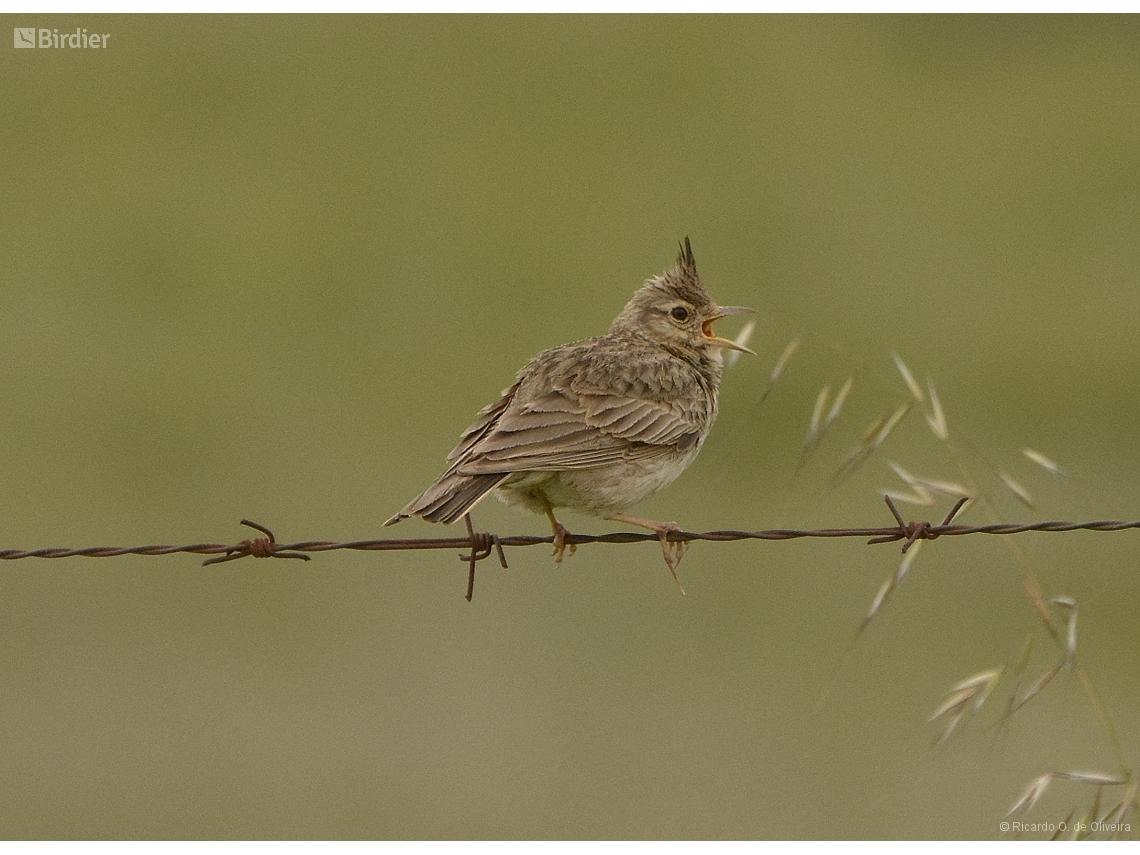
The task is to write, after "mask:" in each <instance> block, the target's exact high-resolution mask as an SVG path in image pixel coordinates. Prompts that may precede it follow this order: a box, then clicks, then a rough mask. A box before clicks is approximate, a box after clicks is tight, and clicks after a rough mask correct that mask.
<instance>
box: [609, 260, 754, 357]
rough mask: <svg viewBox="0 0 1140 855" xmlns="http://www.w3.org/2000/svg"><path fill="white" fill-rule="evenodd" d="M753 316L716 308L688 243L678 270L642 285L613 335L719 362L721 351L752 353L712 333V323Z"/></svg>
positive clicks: (732, 308)
mask: <svg viewBox="0 0 1140 855" xmlns="http://www.w3.org/2000/svg"><path fill="white" fill-rule="evenodd" d="M751 311H753V309H747V308H744V307H743V306H718V305H717V303H716V301H715V300H714V299H713V298H712V297H710V296H709V292H708V291H706V290H705V286H704V285H703V284H702V283H701V278H700V276H698V275H697V262H696V260H695V259H694V258H693V248H692V247H691V246H690V245H689V239H688V238H685V242H684V243H683V244H682V245H681V251H680V253H679V254H678V256H677V264H676V266H675V267H670V268H669V269H668V270H666V271H665V272H664V273H662V274H661V275H660V276H654V277H653V278H652V279H650V280H648V281H647V282H646V283H645V284H644V285H642V286H641V288H640V289H639V290H638V292H637V293H636V294H634V295H633V298H632V299H631V300H630V301H629V302H628V303H626V306H625V308H624V309H622V311H621V314H620V315H618V316H617V317H616V318H615V319H614V322H613V324H612V325H611V326H610V332H631V333H636V334H638V335H642V336H645V337H647V338H650V339H653V340H654V341H656V342H658V343H660V344H663V345H667V346H673V347H678V348H684V349H686V350H690V351H697V352H698V353H704V352H707V351H712V352H713V353H715V354H716V355H718V356H719V351H720V349H721V348H728V349H730V350H739V351H743V352H744V353H753V351H751V350H749V349H748V348H747V347H744V345H741V344H737V343H736V342H734V341H730V340H729V339H726V338H721V337H720V336H718V335H717V334H716V333H715V332H713V323H714V322H715V321H717V320H719V319H720V318H723V317H725V316H726V315H735V314H739V313H740V312H751Z"/></svg>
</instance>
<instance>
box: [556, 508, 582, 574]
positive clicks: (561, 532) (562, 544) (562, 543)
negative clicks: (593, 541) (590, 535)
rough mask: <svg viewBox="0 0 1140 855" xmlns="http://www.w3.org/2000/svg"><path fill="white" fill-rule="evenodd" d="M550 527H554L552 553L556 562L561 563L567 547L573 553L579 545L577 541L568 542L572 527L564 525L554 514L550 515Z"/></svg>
mask: <svg viewBox="0 0 1140 855" xmlns="http://www.w3.org/2000/svg"><path fill="white" fill-rule="evenodd" d="M550 527H551V528H552V529H554V552H553V553H552V554H553V555H554V563H555V564H561V563H562V556H563V555H564V554H565V552H566V548H567V547H569V548H570V554H571V555H573V554H574V553H575V552H576V551H577V549H578V545H577V544H576V543H567V542H566V538H567V537H568V536H569V534H570V529H568V528H566V526H564V525H562V523H560V522H559V521H558V520H556V519H555V518H554V517H553V515H552V516H551V517H550Z"/></svg>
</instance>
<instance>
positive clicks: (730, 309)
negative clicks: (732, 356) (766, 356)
mask: <svg viewBox="0 0 1140 855" xmlns="http://www.w3.org/2000/svg"><path fill="white" fill-rule="evenodd" d="M755 311H756V310H755V309H749V308H747V307H746V306H717V308H716V311H715V312H713V313H712V314H711V315H710V316H709V317H708V318H707V319H706V320H705V322H704V323H703V324H701V332H703V333H704V334H705V338H706V339H707V340H708V343H709V344H711V345H714V346H716V347H727V348H728V349H729V350H739V351H740V352H741V353H751V354H752V355H753V356H755V355H756V351H754V350H749V349H748V348H747V347H745V346H744V345H742V344H737V343H736V342H735V341H729V340H728V339H727V338H721V337H720V336H718V335H717V334H716V333H714V332H713V328H712V325H713V323H715V322H716V321H719V320H720V319H721V318H723V317H725V316H726V315H739V314H740V313H742V312H755Z"/></svg>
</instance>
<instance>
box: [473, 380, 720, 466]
mask: <svg viewBox="0 0 1140 855" xmlns="http://www.w3.org/2000/svg"><path fill="white" fill-rule="evenodd" d="M546 368H547V366H544V365H542V364H537V365H535V364H534V363H532V366H528V369H530V371H529V374H528V369H524V376H522V377H521V378H520V382H519V383H517V384H515V386H514V387H512V395H511V398H510V400H509V401H506V399H505V398H504V399H501V400H500V401H499V402H498V403H497V404H495V405H493V406H492V407H491V408H488V409H487V410H485V411H484V414H483V415H482V416H481V418H480V419H479V420H478V421H476V422H475V424H474V425H472V426H471V427H470V428H469V429H468V430H467V432H466V433H465V434H464V440H463V442H461V443H460V446H459V447H458V448H457V449H456V452H459V453H458V454H456V452H453V454H455V458H454V459H453V468H454V471H456V472H458V473H460V474H463V475H479V474H487V473H492V472H522V471H560V470H565V469H588V468H593V467H597V466H604V465H606V464H609V463H615V462H618V461H621V460H632V459H640V458H648V457H655V456H657V455H662V454H668V453H671V452H675V451H678V450H687V449H689V448H691V447H692V446H693V445H695V444H696V443H697V442H698V441H699V439H700V436H701V434H702V433H703V429H704V426H705V425H706V424H707V423H708V420H709V418H710V413H709V412H708V409H707V407H703V406H698V407H685V406H682V405H680V404H678V403H670V402H668V401H660V400H655V399H653V398H649V397H643V396H642V395H640V394H638V390H636V389H634V388H630V387H628V386H623V385H622V384H617V385H618V386H619V388H620V389H621V391H614V390H609V389H604V388H601V384H600V383H598V382H596V380H593V379H592V378H590V375H589V374H588V373H587V372H575V373H567V372H565V371H563V372H561V373H560V372H557V371H550V370H544V369H546ZM560 375H561V376H560ZM607 385H608V384H607ZM683 398H684V396H682V399H683ZM504 402H505V403H504ZM496 408H498V409H496ZM492 413H493V414H494V415H493V418H494V421H493V422H492V421H490V419H491V418H492Z"/></svg>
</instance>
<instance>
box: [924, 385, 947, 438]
mask: <svg viewBox="0 0 1140 855" xmlns="http://www.w3.org/2000/svg"><path fill="white" fill-rule="evenodd" d="M926 389H927V391H928V392H929V393H930V412H929V413H926V423H927V424H928V425H930V430H931V432H932V433H933V434H934V435H935V436H936V437H938V438H939V439H940V440H942V441H943V442H945V441H946V440H947V439H949V438H950V426H949V425H947V424H946V413H945V412H943V410H942V402H941V401H940V400H938V393H937V392H935V391H934V384H933V383H931V382H930V381H929V380H927V381H926Z"/></svg>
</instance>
